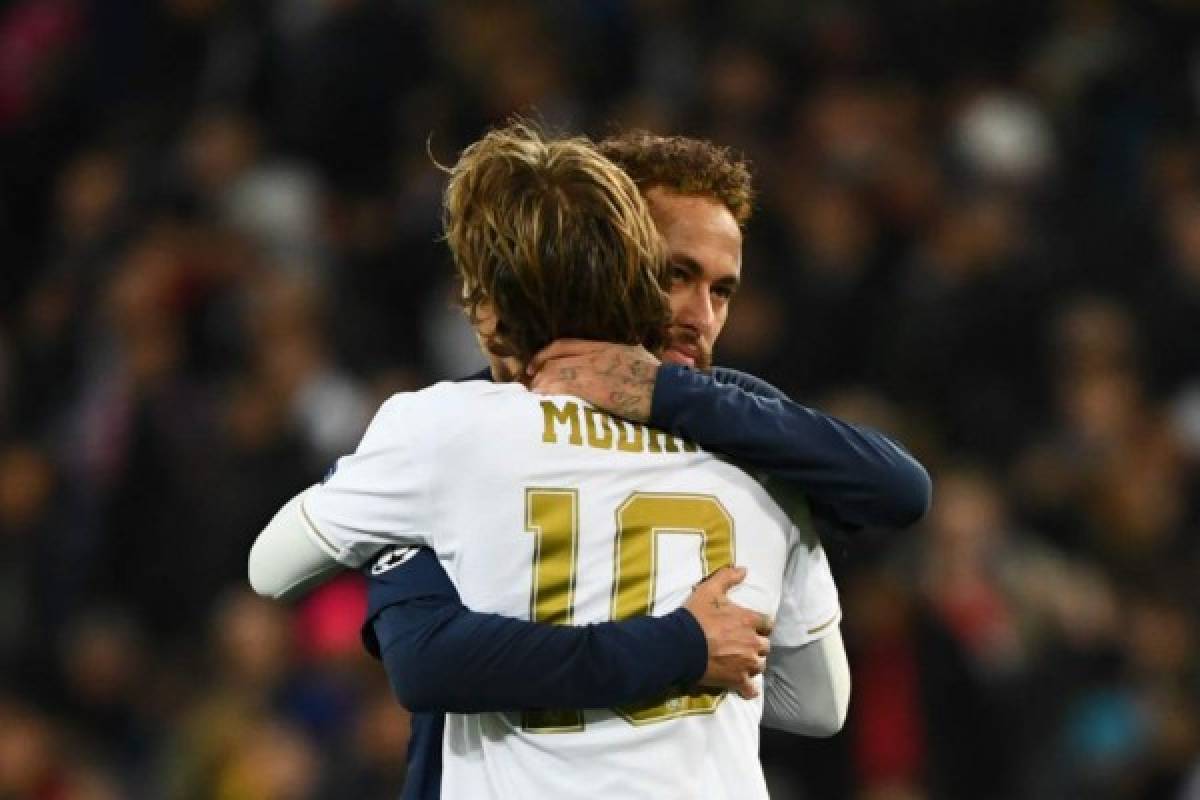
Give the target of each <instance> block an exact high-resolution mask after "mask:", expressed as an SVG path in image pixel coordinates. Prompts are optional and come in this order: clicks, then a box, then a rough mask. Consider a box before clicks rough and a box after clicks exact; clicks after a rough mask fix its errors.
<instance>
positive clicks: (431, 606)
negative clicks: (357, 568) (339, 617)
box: [364, 549, 708, 713]
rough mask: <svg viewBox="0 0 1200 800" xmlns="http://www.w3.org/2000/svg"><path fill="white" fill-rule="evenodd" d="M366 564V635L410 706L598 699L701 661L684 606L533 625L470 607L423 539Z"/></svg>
mask: <svg viewBox="0 0 1200 800" xmlns="http://www.w3.org/2000/svg"><path fill="white" fill-rule="evenodd" d="M395 552H403V553H404V555H405V556H407V558H404V560H402V561H401V560H399V559H398V558H397V557H396V556H395V555H391V554H393V553H395ZM389 558H390V559H391V562H396V563H394V564H392V563H390V562H389V560H388V559H389ZM381 566H382V567H384V569H380V567H381ZM372 573H374V574H372ZM367 574H368V620H367V625H366V627H365V628H364V639H365V640H366V643H367V647H368V649H370V650H371V651H372V652H374V653H376V654H382V659H383V662H384V665H385V667H386V670H387V674H388V679H389V680H390V681H391V683H392V687H393V689H394V690H395V692H396V696H397V697H398V698H399V699H400V701H401V702H402V703H403V704H404V705H405V706H407V707H408V708H409V710H411V711H429V710H437V711H453V712H462V713H471V712H480V711H509V710H520V709H530V708H603V707H608V706H614V705H620V704H623V703H629V702H634V701H637V700H644V699H646V698H648V697H653V696H654V695H656V694H659V693H662V692H664V691H666V690H668V689H670V688H671V687H672V686H676V685H679V686H685V685H691V684H694V683H695V682H696V681H698V680H699V679H700V677H701V675H703V673H704V670H705V667H706V666H707V661H708V650H707V645H706V643H705V640H704V633H703V631H701V629H700V626H699V624H698V623H697V622H696V620H695V618H694V617H693V616H692V615H691V613H690V612H689V611H687V610H686V609H679V610H677V611H675V612H673V613H671V614H669V615H667V616H665V617H662V618H658V619H656V618H652V617H642V618H637V619H631V620H626V621H624V622H621V623H602V624H596V625H586V626H579V627H572V626H559V625H535V624H531V623H528V622H524V621H522V620H516V619H511V618H509V617H503V616H500V615H496V614H483V613H478V612H473V611H470V610H468V609H467V608H466V607H465V606H463V604H462V601H461V600H460V598H459V595H458V592H457V591H456V590H455V588H454V585H453V584H452V583H451V582H450V578H449V577H448V576H447V575H446V572H445V570H444V569H442V566H441V564H440V562H439V561H438V560H437V557H436V556H435V555H434V554H433V552H432V551H430V550H427V549H419V550H403V551H386V552H385V553H384V554H382V555H381V556H380V557H379V559H377V560H376V562H375V565H374V566H372V568H371V569H369V570H368V571H367Z"/></svg>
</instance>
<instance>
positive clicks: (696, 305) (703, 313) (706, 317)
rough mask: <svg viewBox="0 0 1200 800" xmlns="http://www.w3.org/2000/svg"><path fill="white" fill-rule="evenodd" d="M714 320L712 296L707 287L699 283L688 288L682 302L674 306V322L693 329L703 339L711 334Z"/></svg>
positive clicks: (714, 312)
mask: <svg viewBox="0 0 1200 800" xmlns="http://www.w3.org/2000/svg"><path fill="white" fill-rule="evenodd" d="M716 318H717V317H716V311H715V310H714V309H713V304H712V295H711V293H710V292H709V289H708V287H707V286H704V285H703V284H702V283H699V282H697V283H696V284H695V285H693V286H691V287H689V289H688V292H687V294H686V296H685V297H684V298H682V302H680V303H678V304H677V305H676V309H675V322H676V323H677V324H680V325H687V326H690V327H692V328H694V329H695V330H696V332H697V333H699V334H700V335H701V336H703V337H705V338H707V337H708V335H709V334H710V333H711V332H712V327H713V324H714V323H715V322H716Z"/></svg>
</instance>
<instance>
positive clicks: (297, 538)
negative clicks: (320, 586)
mask: <svg viewBox="0 0 1200 800" xmlns="http://www.w3.org/2000/svg"><path fill="white" fill-rule="evenodd" d="M303 497H304V495H303V494H298V495H296V496H295V497H293V498H292V499H291V500H290V501H288V503H287V504H286V505H284V507H283V508H281V509H280V510H279V512H278V513H277V514H275V517H274V518H273V519H272V520H271V521H270V522H269V523H267V527H266V528H264V529H263V532H262V533H260V534H259V535H258V538H257V539H255V540H254V546H253V547H251V548H250V561H249V564H248V568H247V572H248V573H249V576H250V585H251V586H252V587H253V588H254V591H256V592H258V593H259V594H261V595H263V596H264V597H274V598H275V599H277V600H286V599H290V598H292V597H296V596H297V595H300V594H303V592H304V590H305V589H308V588H310V587H311V586H313V585H314V584H316V583H319V582H320V581H321V580H323V579H324V578H325V577H327V576H328V575H329V574H330V573H331V572H333V571H335V570H337V569H339V568H340V567H341V565H340V564H338V562H337V560H336V558H335V555H336V553H335V552H334V551H333V549H332V548H331V547H329V545H327V544H325V543H323V542H322V541H321V539H320V536H319V534H317V532H316V530H314V529H313V527H312V524H311V523H309V521H308V520H307V519H306V518H305V516H304V508H303V505H302V503H303Z"/></svg>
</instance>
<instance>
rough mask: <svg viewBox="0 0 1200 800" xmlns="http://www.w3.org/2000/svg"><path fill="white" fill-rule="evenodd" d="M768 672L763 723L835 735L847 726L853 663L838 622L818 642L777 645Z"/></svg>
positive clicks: (805, 733)
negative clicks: (851, 665)
mask: <svg viewBox="0 0 1200 800" xmlns="http://www.w3.org/2000/svg"><path fill="white" fill-rule="evenodd" d="M763 677H764V681H763V683H764V690H763V701H764V702H763V718H762V724H763V725H765V726H767V727H768V728H774V729H776V730H781V731H787V732H788V733H796V734H800V735H802V736H833V735H834V734H835V733H837V732H838V731H840V730H841V729H842V725H843V724H845V722H846V710H847V709H848V708H849V706H850V664H849V662H848V661H847V660H846V646H845V644H843V642H842V635H841V632H840V631H838V629H837V627H836V626H834V628H833V629H832V630H831V631H830V633H829V634H828V635H826V636H824V637H823V638H821V639H818V640H816V641H815V642H810V643H808V644H805V645H801V646H799V647H780V646H776V647H775V648H774V649H773V650H772V651H771V655H770V656H769V657H768V658H767V671H766V674H765V675H764V676H763Z"/></svg>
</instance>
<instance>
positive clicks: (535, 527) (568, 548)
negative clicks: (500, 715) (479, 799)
mask: <svg viewBox="0 0 1200 800" xmlns="http://www.w3.org/2000/svg"><path fill="white" fill-rule="evenodd" d="M616 517H617V519H616V522H617V529H616V530H617V536H616V541H615V543H614V550H613V569H614V572H615V579H614V580H613V592H612V610H611V618H612V619H613V620H622V619H629V618H630V617H636V616H641V615H644V614H649V613H650V606H651V604H652V603H653V602H654V596H655V589H656V582H657V577H658V562H657V557H658V547H657V541H656V540H657V537H658V534H660V533H685V534H695V535H697V536H699V537H700V562H701V568H702V570H703V572H702V574H704V575H709V574H711V573H712V572H714V571H716V570H718V569H720V568H721V567H724V566H728V565H730V564H732V563H733V556H734V536H733V518H732V517H730V516H729V512H728V511H726V510H725V507H724V506H723V505H721V502H720V501H719V500H718V499H717V498H715V497H712V496H711V495H699V494H655V493H650V492H634V493H633V494H631V495H630V496H629V499H627V500H626V501H625V502H624V503H622V504H621V505H620V507H619V508H617V513H616ZM525 530H526V531H528V532H529V533H532V534H533V535H534V537H536V538H535V545H534V551H533V586H532V589H531V592H530V598H529V609H530V618H531V619H532V620H533V621H534V622H549V623H553V624H555V625H570V624H572V622H573V620H574V611H575V572H576V567H577V561H578V549H579V492H578V491H577V490H575V489H526V490H525ZM723 696H724V692H720V693H716V694H710V693H707V692H680V691H671V692H667V693H665V694H663V695H661V696H659V697H655V698H653V699H651V700H648V701H646V702H643V703H637V704H633V705H628V706H622V707H620V708H617V709H614V710H615V711H616V712H617V713H618V714H620V715H621V716H622V717H624V718H625V719H626V720H628V721H629V722H631V723H632V724H634V725H644V724H647V723H651V722H660V721H662V720H667V719H674V718H676V717H681V716H684V715H687V714H711V713H712V712H713V710H714V709H716V707H717V704H718V703H719V702H720V701H721V698H722V697H723ZM521 724H522V727H523V728H524V729H525V730H527V731H531V732H538V733H548V732H567V731H580V730H583V713H582V712H580V711H526V712H524V713H523V714H522V716H521Z"/></svg>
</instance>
